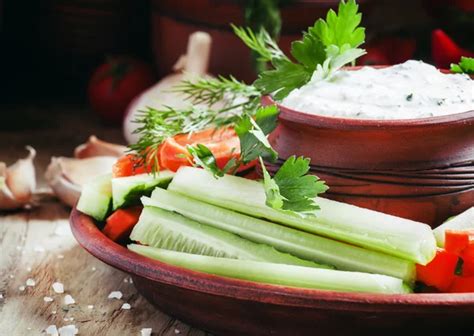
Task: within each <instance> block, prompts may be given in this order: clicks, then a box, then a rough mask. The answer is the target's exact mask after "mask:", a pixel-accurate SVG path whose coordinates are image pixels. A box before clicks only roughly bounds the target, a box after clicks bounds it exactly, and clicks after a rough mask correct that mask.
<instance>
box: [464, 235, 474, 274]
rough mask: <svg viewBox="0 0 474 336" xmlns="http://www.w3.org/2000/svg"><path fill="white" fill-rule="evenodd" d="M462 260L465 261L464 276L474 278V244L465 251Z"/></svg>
mask: <svg viewBox="0 0 474 336" xmlns="http://www.w3.org/2000/svg"><path fill="white" fill-rule="evenodd" d="M461 258H462V260H463V265H462V275H463V276H474V244H472V243H471V244H470V245H469V246H468V247H467V248H466V249H464V251H463V253H462V255H461Z"/></svg>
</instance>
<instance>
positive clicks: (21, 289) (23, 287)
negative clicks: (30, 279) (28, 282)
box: [18, 286, 26, 292]
mask: <svg viewBox="0 0 474 336" xmlns="http://www.w3.org/2000/svg"><path fill="white" fill-rule="evenodd" d="M25 288H26V287H25V286H20V287H18V289H19V290H20V292H23V291H24V290H25Z"/></svg>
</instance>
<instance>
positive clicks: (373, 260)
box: [142, 188, 415, 283]
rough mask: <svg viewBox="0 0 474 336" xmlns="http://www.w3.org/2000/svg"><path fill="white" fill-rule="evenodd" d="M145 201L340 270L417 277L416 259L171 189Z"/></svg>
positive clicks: (162, 190) (403, 277)
mask: <svg viewBox="0 0 474 336" xmlns="http://www.w3.org/2000/svg"><path fill="white" fill-rule="evenodd" d="M142 203H143V204H144V205H145V206H156V207H160V208H162V209H165V210H168V211H175V212H177V213H180V214H182V215H183V216H186V217H188V218H191V219H194V220H196V221H198V222H201V223H204V224H207V225H210V226H213V227H216V228H219V229H222V230H225V231H228V232H232V233H234V234H237V235H239V236H241V237H243V238H246V239H249V240H251V241H254V242H257V243H263V244H268V245H270V246H273V247H275V248H276V249H278V250H280V251H282V252H287V253H290V254H292V255H295V256H297V257H300V258H303V259H308V260H313V261H316V262H319V263H323V264H329V265H334V266H335V267H336V268H338V269H340V270H346V271H359V272H368V273H378V274H385V275H390V276H393V277H397V278H401V279H403V280H405V281H406V282H409V283H411V282H413V281H414V279H415V265H414V263H413V262H410V261H407V260H403V259H400V258H397V257H394V256H390V255H387V254H383V253H380V252H377V251H371V250H366V249H364V248H361V247H357V246H353V245H349V244H346V243H342V242H339V241H335V240H332V239H328V238H324V237H319V236H316V235H314V234H311V233H307V232H303V231H298V230H295V229H292V228H289V227H286V226H283V225H279V224H275V223H271V222H268V221H265V220H261V219H257V218H254V217H250V216H247V215H244V214H241V213H238V212H235V211H232V210H228V209H225V208H220V207H217V206H214V205H211V204H208V203H204V202H201V201H198V200H195V199H193V198H190V197H187V196H184V195H181V194H178V193H175V192H172V191H167V190H164V189H160V188H157V189H155V191H153V193H152V195H151V198H148V197H142Z"/></svg>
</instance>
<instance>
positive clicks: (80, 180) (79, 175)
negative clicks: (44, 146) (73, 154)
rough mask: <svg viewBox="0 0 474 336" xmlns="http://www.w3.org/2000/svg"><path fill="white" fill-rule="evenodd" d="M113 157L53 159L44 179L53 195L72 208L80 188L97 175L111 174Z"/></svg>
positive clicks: (114, 159) (115, 159)
mask: <svg viewBox="0 0 474 336" xmlns="http://www.w3.org/2000/svg"><path fill="white" fill-rule="evenodd" d="M116 161H117V157H114V156H93V157H89V158H84V159H77V158H65V157H53V158H51V163H50V164H49V166H48V168H47V169H46V173H45V178H46V181H47V183H48V185H49V186H50V187H51V189H53V192H54V194H55V195H56V196H57V197H58V198H59V199H60V200H61V201H62V202H63V203H65V204H67V205H69V206H71V207H73V206H75V205H76V203H77V201H78V200H79V197H80V195H81V190H82V186H83V185H84V184H86V183H87V182H89V181H90V180H92V179H94V178H95V177H97V176H99V175H104V174H108V173H111V172H112V165H113V164H114V163H115V162H116Z"/></svg>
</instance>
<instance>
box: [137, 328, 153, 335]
mask: <svg viewBox="0 0 474 336" xmlns="http://www.w3.org/2000/svg"><path fill="white" fill-rule="evenodd" d="M152 331H153V329H151V328H143V329H142V330H140V333H141V336H151V332H152Z"/></svg>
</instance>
